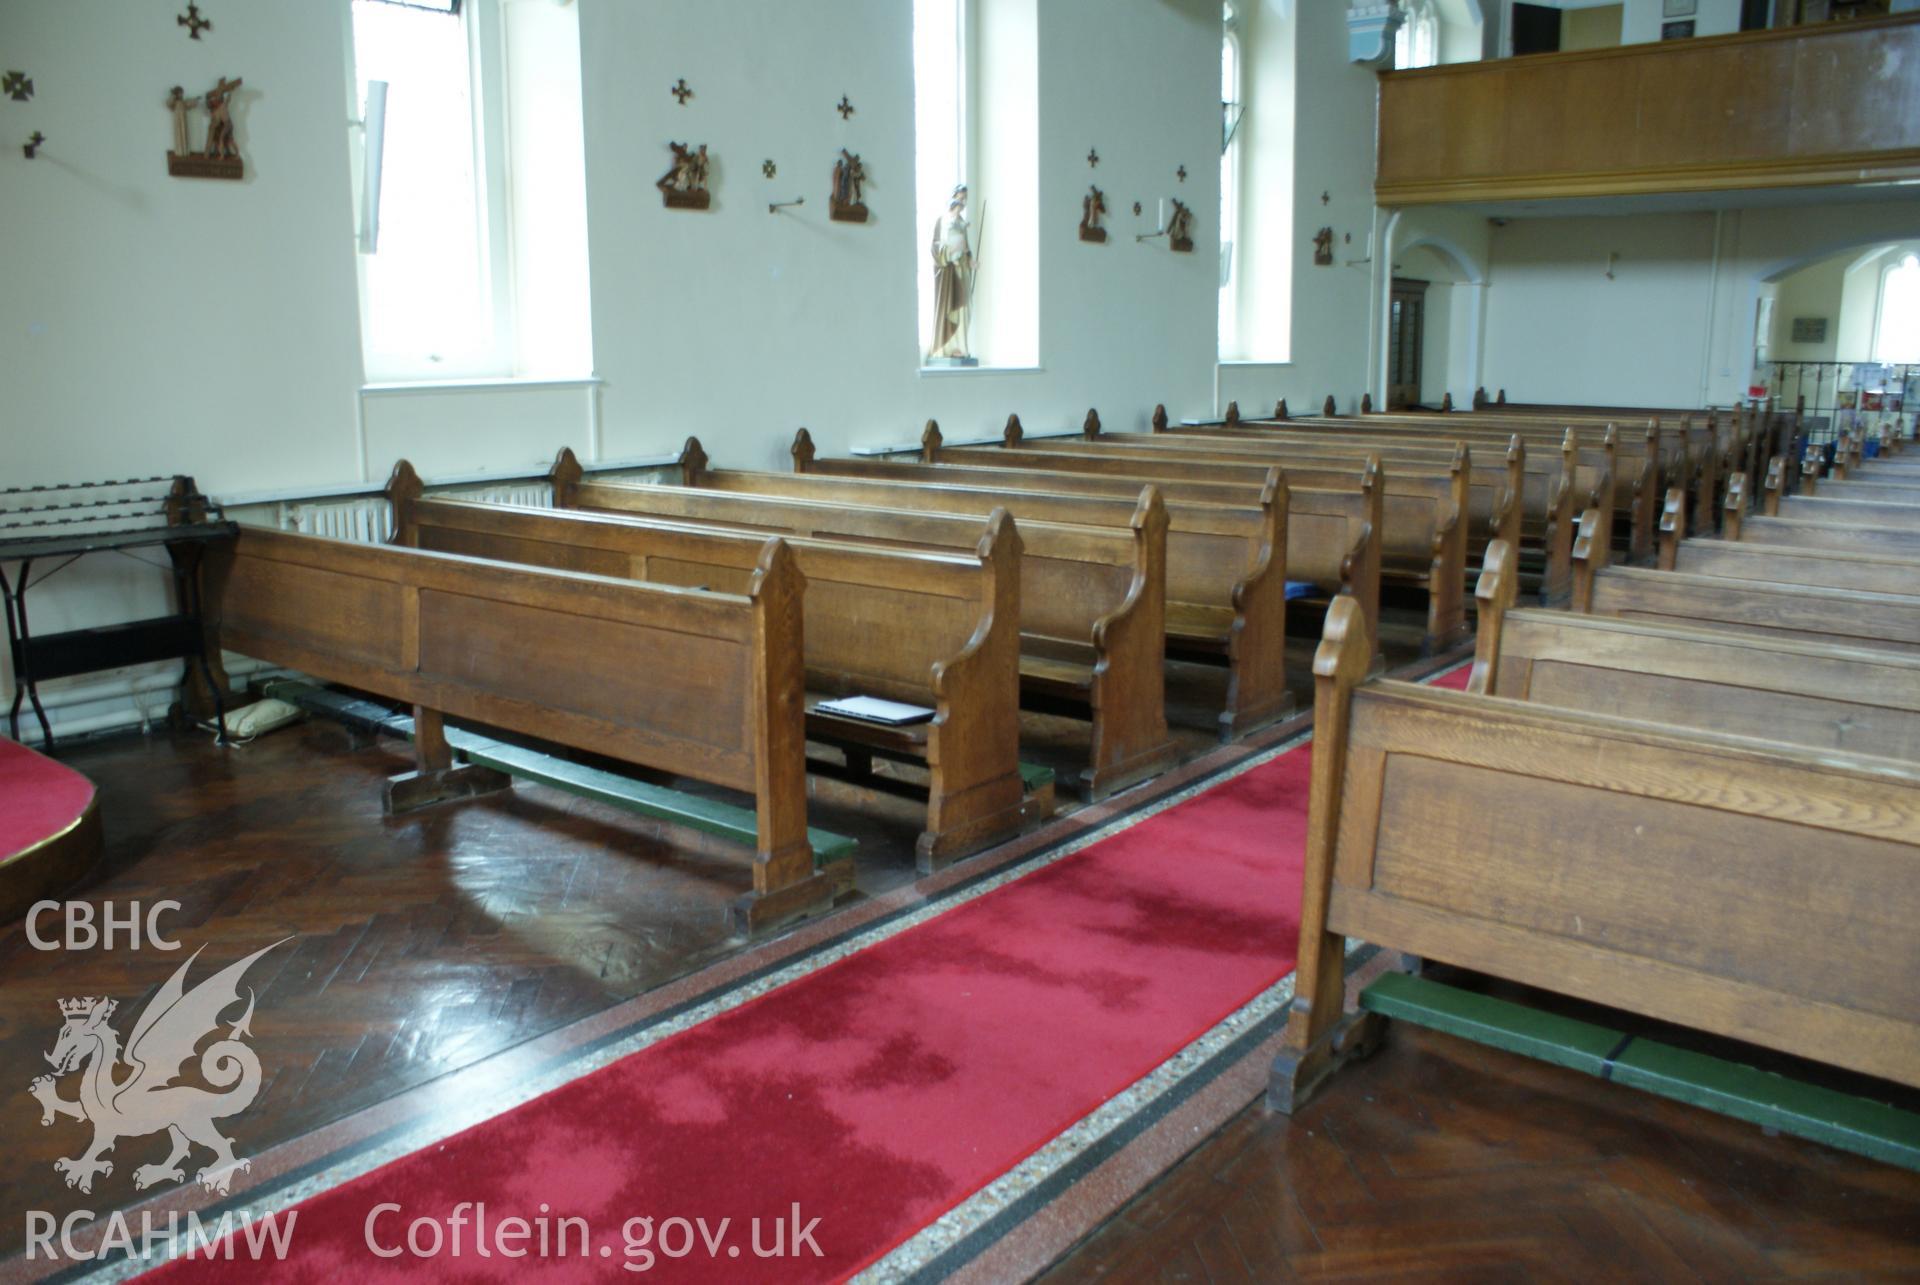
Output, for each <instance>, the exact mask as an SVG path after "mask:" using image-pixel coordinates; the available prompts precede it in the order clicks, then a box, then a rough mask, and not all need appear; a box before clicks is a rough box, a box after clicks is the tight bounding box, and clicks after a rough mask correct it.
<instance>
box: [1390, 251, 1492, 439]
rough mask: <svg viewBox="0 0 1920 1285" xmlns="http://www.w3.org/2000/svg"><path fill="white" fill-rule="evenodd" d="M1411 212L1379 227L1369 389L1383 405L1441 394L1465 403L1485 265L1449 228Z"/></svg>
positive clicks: (1433, 401) (1429, 400) (1474, 375)
mask: <svg viewBox="0 0 1920 1285" xmlns="http://www.w3.org/2000/svg"><path fill="white" fill-rule="evenodd" d="M1412 218H1413V216H1412V215H1408V214H1404V213H1400V214H1395V215H1394V216H1393V218H1392V219H1391V220H1390V221H1389V223H1388V226H1387V230H1386V235H1385V244H1386V245H1387V246H1388V247H1389V249H1390V253H1389V254H1388V256H1387V262H1388V265H1389V266H1388V270H1387V271H1386V272H1384V273H1382V274H1381V276H1382V278H1384V281H1383V283H1382V284H1383V287H1384V289H1383V294H1382V296H1381V312H1380V327H1379V330H1378V332H1377V333H1378V337H1379V349H1378V351H1379V355H1380V365H1379V368H1378V369H1379V383H1378V385H1377V386H1376V387H1375V389H1374V395H1375V397H1376V398H1377V399H1379V401H1380V403H1381V404H1382V405H1384V406H1387V407H1397V406H1428V407H1438V406H1440V405H1441V404H1442V403H1443V402H1444V401H1445V399H1446V397H1447V395H1448V394H1452V396H1453V400H1454V402H1455V403H1456V404H1465V403H1466V402H1468V401H1470V400H1471V399H1472V396H1473V390H1474V389H1475V388H1476V387H1477V386H1478V385H1479V380H1480V354H1481V340H1482V326H1483V318H1484V315H1485V311H1486V307H1485V304H1486V279H1487V273H1486V268H1485V265H1484V263H1483V262H1482V261H1481V260H1480V258H1478V257H1477V256H1475V255H1474V254H1473V253H1472V252H1471V251H1470V250H1468V249H1467V248H1466V247H1465V246H1463V245H1462V244H1460V242H1459V240H1457V239H1456V238H1455V237H1454V236H1453V235H1451V233H1452V232H1453V231H1455V230H1456V229H1453V228H1450V227H1446V226H1435V225H1434V223H1433V222H1432V219H1431V216H1424V217H1422V219H1421V221H1420V222H1419V223H1417V224H1416V223H1414V222H1412ZM1469 239H1470V238H1469Z"/></svg>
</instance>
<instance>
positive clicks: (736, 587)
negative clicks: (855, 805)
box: [388, 461, 1052, 873]
mask: <svg viewBox="0 0 1920 1285" xmlns="http://www.w3.org/2000/svg"><path fill="white" fill-rule="evenodd" d="M388 494H389V496H390V497H391V498H392V499H393V506H394V516H395V534H394V539H395V542H396V543H399V544H405V545H409V546H413V547H416V548H423V549H432V550H436V551H439V552H443V553H461V554H467V555H470V556H473V557H482V558H492V559H495V560H498V561H504V562H516V563H526V564H530V565H534V566H543V567H551V568H555V569H560V570H567V571H587V572H592V573H595V574H598V575H605V576H614V577H624V578H628V579H633V580H644V581H646V582H648V583H650V584H664V585H676V586H680V587H685V588H696V589H703V590H712V591H716V592H722V593H741V592H743V591H744V589H745V588H746V586H747V584H748V583H749V582H750V581H751V579H752V576H753V574H754V571H755V568H756V566H757V563H758V557H759V549H760V546H761V544H762V543H764V539H765V537H763V536H760V535H756V534H752V533H748V532H743V531H723V530H716V529H711V528H704V527H698V526H694V525H689V524H679V523H665V522H653V521H648V520H646V519H637V518H625V517H619V516H614V515H607V514H590V513H582V512H573V511H564V510H550V509H531V508H524V507H520V506H516V505H510V504H490V503H483V502H479V501H470V500H454V499H437V498H424V497H422V496H421V494H420V482H419V478H418V477H417V476H416V475H415V474H414V472H413V469H412V467H411V466H410V465H408V464H407V463H406V462H405V461H402V462H401V464H400V465H399V466H398V467H397V468H396V469H395V470H394V476H393V480H392V481H391V482H390V483H389V484H388ZM787 546H788V548H790V549H791V550H792V552H793V555H794V561H795V564H796V565H797V566H798V567H799V569H800V571H801V573H802V574H803V575H804V576H805V577H806V586H807V587H806V597H805V612H804V627H803V629H802V635H803V638H804V654H805V657H806V677H807V687H808V701H807V706H808V710H807V734H808V736H809V737H810V738H811V739H812V740H815V741H819V742H824V743H826V744H829V745H832V746H835V747H836V748H838V749H840V750H841V751H842V753H843V756H844V758H845V760H846V765H845V767H844V768H841V769H839V770H838V771H836V770H834V769H835V768H836V767H837V766H838V765H831V764H826V763H820V762H815V763H811V764H810V769H811V770H812V771H814V772H815V773H816V774H827V775H835V776H840V777H843V778H844V779H847V780H850V781H853V782H854V783H856V784H859V785H862V786H865V787H868V788H872V789H879V790H884V791H888V792H891V793H899V794H906V795H908V796H909V797H913V796H917V795H923V796H924V797H925V799H926V807H927V813H926V825H925V828H924V829H923V830H922V831H921V833H920V836H919V839H918V842H917V843H916V845H915V854H916V856H917V858H918V861H919V866H920V869H921V871H922V872H923V873H931V872H932V871H934V870H937V869H939V868H941V867H942V866H945V865H947V864H948V863H950V862H951V861H953V860H954V859H956V858H957V857H960V856H964V855H966V854H967V853H969V852H973V851H976V850H978V849H980V848H983V847H986V846H988V845H990V844H993V843H997V842H999V841H1000V840H1002V839H1005V838H1008V837H1010V836H1012V835H1013V834H1016V833H1018V832H1019V830H1020V828H1021V827H1022V826H1023V825H1024V824H1025V823H1027V822H1028V821H1031V820H1034V819H1036V818H1044V817H1046V816H1048V815H1050V814H1051V812H1052V786H1051V784H1047V785H1045V786H1044V787H1043V788H1042V789H1041V790H1039V791H1038V792H1036V793H1035V794H1034V795H1033V796H1032V797H1028V795H1027V791H1026V788H1025V785H1024V782H1023V779H1022V775H1021V770H1020V708H1019V705H1020V536H1019V534H1018V532H1017V531H1016V530H1015V529H1014V525H1013V522H1012V520H1011V519H1010V518H1008V517H1007V515H1006V513H1005V511H1004V510H1002V511H999V512H996V513H995V514H994V515H993V516H992V517H990V518H989V519H988V520H987V522H986V524H985V529H984V531H983V532H982V533H981V534H980V537H979V542H978V544H977V545H976V547H975V549H974V551H973V552H972V553H971V554H961V553H946V552H939V553H935V552H922V551H914V550H907V549H876V548H871V547H866V546H861V545H852V544H842V543H837V542H833V541H826V540H810V539H792V540H789V541H788V542H787ZM847 695H869V696H878V697H881V698H882V699H886V700H896V701H904V702H906V703H908V704H912V705H920V706H923V707H926V708H930V709H932V710H933V711H934V714H933V718H932V719H931V720H930V721H928V722H925V723H914V724H909V725H905V726H890V725H882V724H877V723H873V722H867V721H862V720H859V719H853V718H848V717H844V716H839V715H834V714H831V713H827V712H825V711H822V710H821V709H820V708H818V706H819V702H820V701H821V700H822V699H828V698H831V697H836V696H847ZM876 755H877V756H879V757H882V758H886V759H892V760H894V761H898V762H908V763H914V764H920V765H924V766H925V768H926V771H927V776H928V782H927V787H926V788H925V789H924V790H919V789H917V788H916V787H912V786H910V785H909V784H908V783H906V782H904V781H901V780H899V779H898V778H897V777H892V776H885V775H880V774H876V773H875V772H874V770H873V760H874V758H875V756H876Z"/></svg>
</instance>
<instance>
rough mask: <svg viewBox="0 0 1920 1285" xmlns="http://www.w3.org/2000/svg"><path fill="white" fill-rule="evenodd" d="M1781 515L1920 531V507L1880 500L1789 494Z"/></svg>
mask: <svg viewBox="0 0 1920 1285" xmlns="http://www.w3.org/2000/svg"><path fill="white" fill-rule="evenodd" d="M1779 516H1781V517H1783V518H1805V519H1807V520H1809V521H1813V522H1832V523H1835V524H1836V525H1839V526H1879V527H1893V528H1895V529H1898V530H1906V531H1920V504H1889V503H1885V502H1883V501H1877V500H1830V499H1828V498H1827V497H1826V495H1825V494H1824V491H1823V493H1822V494H1820V495H1812V496H1807V495H1789V496H1787V497H1786V498H1785V499H1783V500H1781V501H1780V508H1779Z"/></svg>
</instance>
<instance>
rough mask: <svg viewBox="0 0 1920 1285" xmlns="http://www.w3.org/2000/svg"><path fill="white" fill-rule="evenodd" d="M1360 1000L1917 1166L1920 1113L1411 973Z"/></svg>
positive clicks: (1408, 1018) (1386, 979)
mask: <svg viewBox="0 0 1920 1285" xmlns="http://www.w3.org/2000/svg"><path fill="white" fill-rule="evenodd" d="M1360 1006H1361V1007H1362V1008H1365V1009H1369V1010H1371V1011H1373V1012H1376V1013H1379V1014H1381V1015H1382V1016H1383V1017H1391V1018H1397V1019H1399V1020H1400V1021H1404V1022H1412V1023H1414V1024H1415V1025H1417V1026H1427V1027H1431V1028H1432V1029H1434V1030H1436V1031H1445V1032H1446V1033H1447V1034H1449V1035H1457V1036H1459V1037H1461V1038H1462V1039H1469V1040H1473V1041H1475V1042H1476V1043H1480V1044H1487V1045H1491V1046H1492V1047H1494V1048H1500V1049H1506V1050H1507V1051H1508V1052H1512V1053H1522V1054H1525V1055H1526V1056H1528V1057H1533V1058H1538V1059H1540V1060H1541V1061H1544V1062H1552V1063H1555V1064H1556V1065H1559V1066H1566V1067H1572V1068H1573V1069H1574V1070H1576V1071H1584V1072H1586V1073H1587V1074H1588V1075H1597V1076H1602V1077H1604V1078H1607V1079H1611V1080H1613V1081H1615V1082H1616V1083H1619V1084H1625V1085H1630V1086H1632V1087H1633V1088H1637V1089H1644V1090H1645V1091H1647V1092H1648V1093H1657V1094H1659V1095H1660V1096H1661V1097H1663V1098H1672V1099H1674V1100H1675V1101H1677V1102H1686V1103H1689V1104H1691V1105H1693V1106H1700V1107H1705V1108H1707V1109H1708V1110H1709V1111H1718V1112H1719V1113H1721V1114H1722V1115H1729V1116H1732V1117H1734V1118H1735V1119H1738V1120H1746V1121H1748V1122H1750V1123H1752V1124H1757V1125H1759V1126H1761V1127H1762V1128H1765V1129H1772V1130H1775V1131H1777V1132H1780V1133H1786V1134H1792V1135H1793V1136H1795V1137H1800V1138H1808V1139H1811V1140H1812V1141H1815V1142H1820V1143H1824V1144H1826V1145H1827V1146H1830V1147H1837V1148H1839V1149H1840V1150H1842V1151H1851V1152H1854V1153H1856V1154H1858V1155H1863V1156H1869V1157H1871V1158H1873V1159H1875V1160H1881V1161H1885V1162H1886V1163H1888V1164H1894V1165H1899V1166H1901V1167H1902V1168H1906V1169H1920V1115H1916V1114H1914V1113H1913V1112H1910V1111H1903V1110H1900V1109H1899V1108H1898V1107H1892V1106H1888V1105H1887V1104H1886V1103H1884V1102H1875V1101H1872V1100H1870V1099H1868V1098H1862V1097H1856V1096H1854V1095H1852V1094H1848V1093H1841V1092H1838V1091H1836V1090H1834V1089H1827V1088H1822V1087H1820V1086H1819V1085H1816V1084H1808V1083H1806V1082H1805V1081H1802V1080H1795V1079H1791V1078H1789V1077H1788V1076H1784V1075H1780V1074H1778V1073H1776V1072H1773V1071H1762V1070H1760V1069H1758V1068H1757V1067H1751V1066H1745V1065H1742V1064H1741V1063H1738V1062H1730V1061H1727V1060H1726V1059H1725V1058H1719V1057H1713V1056H1711V1055H1709V1054H1705V1053H1694V1052H1689V1051H1688V1050H1686V1049H1679V1048H1674V1047H1673V1046H1672V1045H1670V1044H1662V1043H1660V1042H1659V1041H1657V1040H1647V1039H1638V1038H1635V1037H1633V1036H1630V1035H1628V1034H1627V1033H1626V1032H1624V1031H1618V1030H1613V1029H1611V1028H1608V1027H1605V1026H1599V1025H1596V1024H1594V1023H1592V1022H1582V1021H1578V1020H1576V1019H1574V1018H1570V1017H1561V1016H1559V1015H1557V1014H1553V1013H1543V1012H1541V1011H1540V1010H1539V1009H1535V1008H1529V1007H1527V1006H1526V1005H1525V1004H1516V1003H1514V1002H1513V1001H1511V1000H1504V999H1496V998H1494V997H1493V996H1490V995H1478V994H1475V993H1473V992H1471V991H1465V990H1461V989H1459V988H1458V987H1454V986H1448V985H1445V984H1444V983H1441V982H1436V981H1431V980H1429V979H1427V978H1424V977H1411V976H1408V975H1407V974H1405V973H1388V974H1386V975H1385V976H1383V977H1381V978H1380V979H1378V980H1377V981H1375V982H1374V983H1373V984H1372V985H1370V986H1368V987H1367V988H1366V990H1364V991H1362V992H1361V994H1360Z"/></svg>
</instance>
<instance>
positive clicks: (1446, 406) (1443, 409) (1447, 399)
mask: <svg viewBox="0 0 1920 1285" xmlns="http://www.w3.org/2000/svg"><path fill="white" fill-rule="evenodd" d="M1440 413H1441V414H1443V415H1451V414H1452V413H1453V394H1452V393H1450V392H1449V393H1441V394H1440Z"/></svg>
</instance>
